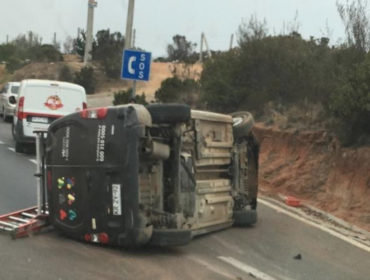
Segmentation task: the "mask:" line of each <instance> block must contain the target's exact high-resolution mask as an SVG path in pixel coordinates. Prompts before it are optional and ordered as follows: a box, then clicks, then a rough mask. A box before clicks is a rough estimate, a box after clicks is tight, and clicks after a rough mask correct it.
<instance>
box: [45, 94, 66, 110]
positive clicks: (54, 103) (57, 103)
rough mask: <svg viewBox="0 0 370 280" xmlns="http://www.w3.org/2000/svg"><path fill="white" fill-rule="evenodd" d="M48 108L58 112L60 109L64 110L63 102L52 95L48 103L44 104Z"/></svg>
mask: <svg viewBox="0 0 370 280" xmlns="http://www.w3.org/2000/svg"><path fill="white" fill-rule="evenodd" d="M44 105H45V106H46V107H48V108H49V109H51V110H58V109H60V108H63V106H64V105H63V104H62V100H61V99H60V97H59V96H58V95H52V96H49V97H48V99H47V100H46V103H44Z"/></svg>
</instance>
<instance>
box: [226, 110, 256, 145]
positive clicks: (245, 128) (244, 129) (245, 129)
mask: <svg viewBox="0 0 370 280" xmlns="http://www.w3.org/2000/svg"><path fill="white" fill-rule="evenodd" d="M231 116H232V117H233V122H234V124H233V133H234V138H235V139H240V138H244V137H247V136H248V135H249V133H250V132H251V130H252V128H253V127H254V124H255V123H254V118H253V116H252V114H251V113H249V112H236V113H232V114H231Z"/></svg>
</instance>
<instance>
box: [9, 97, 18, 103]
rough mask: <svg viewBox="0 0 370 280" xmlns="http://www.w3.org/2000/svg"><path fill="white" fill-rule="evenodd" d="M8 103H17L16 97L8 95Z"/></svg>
mask: <svg viewBox="0 0 370 280" xmlns="http://www.w3.org/2000/svg"><path fill="white" fill-rule="evenodd" d="M9 103H10V104H16V103H17V99H15V97H14V96H10V97H9Z"/></svg>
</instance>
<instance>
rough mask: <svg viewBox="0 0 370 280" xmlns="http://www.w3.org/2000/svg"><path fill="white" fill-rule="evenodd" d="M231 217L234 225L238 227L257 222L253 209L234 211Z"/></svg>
mask: <svg viewBox="0 0 370 280" xmlns="http://www.w3.org/2000/svg"><path fill="white" fill-rule="evenodd" d="M233 219H234V226H238V227H245V226H251V225H254V224H255V223H257V211H255V210H243V211H234V214H233Z"/></svg>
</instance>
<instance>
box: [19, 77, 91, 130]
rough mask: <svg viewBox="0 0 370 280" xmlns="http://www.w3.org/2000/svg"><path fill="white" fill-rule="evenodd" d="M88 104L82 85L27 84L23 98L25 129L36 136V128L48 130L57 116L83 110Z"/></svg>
mask: <svg viewBox="0 0 370 280" xmlns="http://www.w3.org/2000/svg"><path fill="white" fill-rule="evenodd" d="M84 103H85V104H86V94H85V90H84V89H83V88H82V87H79V86H76V87H73V86H70V85H63V84H59V83H57V82H56V83H50V84H43V85H27V87H26V88H25V93H24V100H23V106H24V108H23V112H24V114H23V115H24V118H23V129H24V130H23V131H24V135H25V136H34V134H33V131H34V130H47V129H48V127H49V125H50V124H51V123H52V122H53V121H54V120H55V119H57V118H60V117H62V116H65V115H68V114H70V113H73V112H76V111H81V110H82V109H83V107H84Z"/></svg>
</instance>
